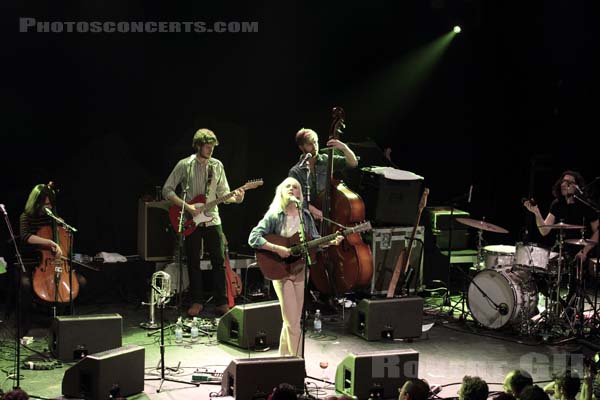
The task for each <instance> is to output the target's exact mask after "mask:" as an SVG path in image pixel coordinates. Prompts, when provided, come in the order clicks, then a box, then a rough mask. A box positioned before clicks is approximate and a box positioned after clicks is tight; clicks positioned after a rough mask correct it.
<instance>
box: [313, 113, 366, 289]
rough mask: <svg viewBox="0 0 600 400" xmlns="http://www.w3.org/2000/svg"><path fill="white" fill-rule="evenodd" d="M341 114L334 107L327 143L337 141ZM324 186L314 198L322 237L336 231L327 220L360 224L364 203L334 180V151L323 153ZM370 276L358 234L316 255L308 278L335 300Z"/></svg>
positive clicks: (332, 149)
mask: <svg viewBox="0 0 600 400" xmlns="http://www.w3.org/2000/svg"><path fill="white" fill-rule="evenodd" d="M344 118H345V115H344V110H343V109H342V108H341V107H334V108H333V111H332V123H331V127H330V132H329V140H331V139H338V140H339V138H340V134H341V132H342V129H343V127H344V126H345V125H344ZM326 152H327V154H328V160H327V161H328V163H327V179H328V182H327V185H326V188H325V190H324V191H323V193H322V194H320V195H319V196H318V198H317V207H319V208H320V209H321V211H322V212H323V217H324V218H323V220H322V221H321V225H320V234H321V236H327V235H330V234H332V233H333V232H335V231H336V230H337V228H336V226H335V225H334V224H332V223H331V222H329V221H330V220H333V221H335V222H336V223H338V224H340V225H343V226H344V227H348V226H350V225H355V224H357V223H360V222H363V221H364V219H365V203H364V202H363V200H362V199H361V197H360V196H359V195H358V194H357V193H355V192H353V191H352V190H350V189H349V188H348V187H347V186H346V185H345V184H344V182H343V181H341V180H338V179H336V178H334V177H333V163H334V148H329V149H327V150H326ZM372 276H373V256H372V254H371V248H370V247H369V246H368V245H367V244H365V243H364V242H363V241H362V237H361V236H360V233H351V234H349V235H348V236H346V239H345V240H344V241H342V242H341V243H340V245H339V246H330V247H328V248H326V249H324V250H323V251H322V252H320V253H318V254H317V262H316V263H315V264H314V265H313V266H312V267H311V273H310V278H311V281H312V282H313V284H314V285H315V287H316V288H317V289H318V290H319V292H321V293H323V294H327V295H333V296H336V295H337V294H338V293H345V292H349V291H351V290H353V289H354V288H358V287H364V286H366V285H367V284H368V283H369V282H370V281H371V277H372Z"/></svg>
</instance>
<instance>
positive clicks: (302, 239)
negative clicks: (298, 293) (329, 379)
mask: <svg viewBox="0 0 600 400" xmlns="http://www.w3.org/2000/svg"><path fill="white" fill-rule="evenodd" d="M308 186H309V185H307V187H308ZM295 204H296V208H297V209H298V219H299V222H300V229H299V231H298V233H299V236H300V245H301V247H302V253H303V256H304V300H303V301H302V318H301V319H300V321H301V335H302V343H301V347H300V351H301V354H302V359H304V360H306V358H305V357H304V349H305V342H306V314H307V310H306V299H307V298H308V295H309V292H308V269H309V268H310V266H311V265H312V259H311V257H310V251H309V249H308V245H307V243H308V240H307V238H306V230H305V226H306V225H305V223H304V212H303V210H304V209H303V207H302V204H300V203H295ZM304 377H305V378H311V379H316V378H313V377H311V376H308V374H307V373H306V363H305V365H304ZM304 392H305V395H306V396H307V397H308V398H314V397H312V396H311V395H310V394H309V393H308V386H307V385H306V383H304Z"/></svg>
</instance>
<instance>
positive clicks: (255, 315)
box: [217, 300, 283, 349]
mask: <svg viewBox="0 0 600 400" xmlns="http://www.w3.org/2000/svg"><path fill="white" fill-rule="evenodd" d="M282 323H283V320H282V319H281V309H280V307H279V301H278V300H273V301H264V302H261V303H253V304H243V305H237V306H235V307H234V308H232V309H231V310H229V312H227V314H225V315H223V317H221V319H220V320H219V325H218V326H217V339H218V340H219V342H224V343H228V344H232V345H234V346H237V347H242V348H244V349H250V348H265V347H269V346H273V347H276V346H278V345H279V335H280V334H281V325H282Z"/></svg>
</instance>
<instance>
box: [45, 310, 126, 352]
mask: <svg viewBox="0 0 600 400" xmlns="http://www.w3.org/2000/svg"><path fill="white" fill-rule="evenodd" d="M122 336H123V318H122V317H121V316H120V315H119V314H95V315H80V316H58V317H54V320H52V325H51V327H50V343H49V347H50V351H51V352H52V355H54V357H56V358H57V359H59V360H61V361H66V362H71V361H75V360H79V359H80V358H81V357H82V356H84V355H86V354H92V353H98V352H100V351H105V350H110V349H114V348H117V347H121V346H122Z"/></svg>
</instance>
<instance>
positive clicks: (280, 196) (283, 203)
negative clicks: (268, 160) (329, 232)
mask: <svg viewBox="0 0 600 400" xmlns="http://www.w3.org/2000/svg"><path fill="white" fill-rule="evenodd" d="M289 182H292V183H294V184H295V185H298V187H299V188H300V198H299V199H298V200H300V203H302V202H304V198H303V196H302V185H300V182H298V180H297V179H296V178H292V177H287V178H285V179H284V180H283V182H281V183H280V184H279V185H277V189H275V197H273V201H272V202H271V205H269V210H268V211H267V212H272V213H278V212H281V211H284V210H285V209H286V207H287V206H288V204H289V203H290V202H289V200H288V197H287V195H286V194H285V186H286V185H287V184H288V183H289Z"/></svg>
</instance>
